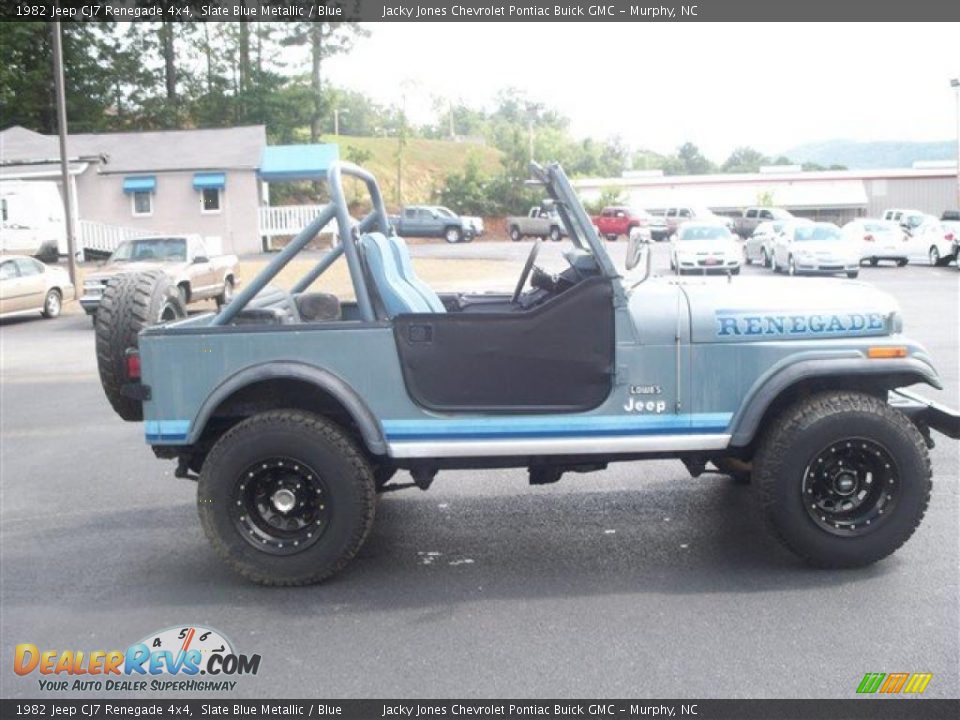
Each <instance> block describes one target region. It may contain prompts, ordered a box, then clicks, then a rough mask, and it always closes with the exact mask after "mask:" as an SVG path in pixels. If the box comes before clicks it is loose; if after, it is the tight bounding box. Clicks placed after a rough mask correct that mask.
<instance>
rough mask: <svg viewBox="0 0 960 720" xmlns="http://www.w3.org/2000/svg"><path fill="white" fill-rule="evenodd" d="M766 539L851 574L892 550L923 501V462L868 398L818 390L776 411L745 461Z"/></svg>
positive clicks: (926, 477)
mask: <svg viewBox="0 0 960 720" xmlns="http://www.w3.org/2000/svg"><path fill="white" fill-rule="evenodd" d="M753 484H754V487H755V488H756V495H757V500H758V503H759V505H760V509H761V512H762V514H763V516H764V518H765V520H766V523H767V525H768V527H769V528H770V530H771V531H772V532H773V534H774V536H775V537H777V538H778V539H779V540H780V541H781V542H782V543H784V544H785V545H786V546H787V547H788V548H789V549H790V550H792V551H793V552H794V553H796V554H797V555H799V556H800V557H802V558H804V559H805V560H806V561H807V562H809V563H811V564H813V565H818V566H821V567H832V568H842V567H860V566H863V565H869V564H870V563H873V562H876V561H877V560H880V559H882V558H884V557H886V556H888V555H890V554H891V553H893V552H894V551H895V550H897V548H899V547H900V546H901V545H903V543H905V542H906V541H907V539H908V538H909V537H910V536H911V535H912V534H913V532H914V530H916V528H917V526H918V525H919V524H920V521H921V520H922V519H923V515H924V513H925V512H926V509H927V504H928V502H929V500H930V491H931V478H930V458H929V456H928V454H927V448H926V445H925V444H924V442H923V437H922V436H921V435H920V432H919V431H918V430H917V428H916V426H915V425H914V424H913V423H912V422H911V421H910V420H909V419H908V418H907V417H906V416H905V415H903V414H902V413H900V412H899V411H897V410H894V409H893V408H891V407H890V406H889V405H887V404H886V403H885V402H884V401H883V400H881V399H880V398H877V397H875V396H873V395H868V394H864V393H855V392H825V393H820V394H817V395H812V396H810V397H808V398H806V399H804V400H801V401H800V402H798V403H796V404H794V405H793V406H792V407H789V408H788V409H787V410H786V411H784V412H783V413H782V414H781V415H780V416H779V417H778V418H777V419H776V420H775V421H774V422H773V423H772V424H771V426H770V428H769V430H768V431H767V433H766V435H765V436H764V437H763V439H762V440H761V442H760V446H759V449H758V451H757V453H756V455H755V456H754V459H753Z"/></svg>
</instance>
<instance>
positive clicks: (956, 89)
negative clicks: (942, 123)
mask: <svg viewBox="0 0 960 720" xmlns="http://www.w3.org/2000/svg"><path fill="white" fill-rule="evenodd" d="M950 87H952V88H953V94H954V95H956V97H957V207H958V208H960V78H953V79H952V80H950Z"/></svg>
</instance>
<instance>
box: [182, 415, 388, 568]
mask: <svg viewBox="0 0 960 720" xmlns="http://www.w3.org/2000/svg"><path fill="white" fill-rule="evenodd" d="M197 507H198V510H199V514H200V522H201V524H202V525H203V530H204V532H205V533H206V535H207V538H208V539H209V540H210V542H211V543H212V544H213V547H214V550H216V552H217V554H218V555H220V557H221V558H223V559H224V560H225V561H226V562H227V563H228V564H229V565H230V566H231V567H232V568H233V569H234V570H235V571H237V572H238V573H240V574H241V575H243V576H244V577H246V578H247V579H249V580H252V581H253V582H256V583H260V584H262V585H308V584H311V583H316V582H320V581H321V580H325V579H327V578H328V577H330V576H331V575H334V574H335V573H337V572H339V571H340V570H342V569H343V568H344V566H346V565H347V563H349V562H350V560H352V559H353V557H354V556H355V555H356V554H357V551H358V550H359V549H360V547H361V546H362V545H363V542H364V540H366V538H367V535H368V534H369V532H370V528H371V527H372V526H373V517H374V510H375V507H376V488H375V484H374V474H373V471H372V470H371V469H370V464H369V463H368V462H367V460H366V459H365V458H364V456H363V454H362V453H361V451H360V450H359V449H358V448H357V446H356V444H355V443H354V442H353V440H351V439H350V438H349V437H348V436H347V434H346V433H345V432H344V431H343V430H342V429H341V428H340V427H339V426H338V425H336V424H334V423H333V422H330V421H329V420H326V419H325V418H322V417H320V416H318V415H313V414H312V413H307V412H300V411H296V410H273V411H269V412H265V413H261V414H259V415H254V416H253V417H250V418H248V419H246V420H244V421H243V422H241V423H239V424H238V425H236V426H234V427H233V428H232V429H231V430H229V431H228V432H227V433H226V434H225V435H224V436H223V437H222V438H220V440H218V441H217V443H216V445H214V446H213V449H212V450H211V451H210V454H209V455H208V456H207V458H206V460H205V462H204V463H203V469H202V470H201V472H200V480H199V483H198V487H197Z"/></svg>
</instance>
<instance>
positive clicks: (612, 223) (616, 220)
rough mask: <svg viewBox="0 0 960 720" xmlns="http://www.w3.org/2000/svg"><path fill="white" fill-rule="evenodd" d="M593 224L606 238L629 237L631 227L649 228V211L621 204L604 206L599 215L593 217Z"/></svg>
mask: <svg viewBox="0 0 960 720" xmlns="http://www.w3.org/2000/svg"><path fill="white" fill-rule="evenodd" d="M591 220H593V224H594V225H596V226H597V230H599V231H600V234H601V235H602V236H603V237H605V238H606V239H607V240H614V241H615V240H616V239H617V238H618V237H620V236H621V235H625V236H627V237H630V231H631V230H633V228H639V229H647V230H648V229H649V227H650V213H648V212H647V211H646V210H636V209H633V208H629V207H625V206H623V205H611V206H610V207H605V208H604V209H603V210H602V211H601V212H600V214H599V215H595V216H594V217H593V218H591Z"/></svg>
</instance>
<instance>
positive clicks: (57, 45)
mask: <svg viewBox="0 0 960 720" xmlns="http://www.w3.org/2000/svg"><path fill="white" fill-rule="evenodd" d="M59 5H60V4H59V3H57V6H58V7H59ZM51 25H52V28H51V30H52V31H53V82H54V85H55V86H56V93H57V130H58V132H59V134H60V177H61V182H62V184H63V209H64V213H65V215H64V217H65V218H66V231H67V267H68V269H69V272H70V282H71V283H73V297H74V299H76V298H77V297H78V296H79V294H80V283H79V282H78V281H77V240H76V229H75V228H74V224H73V188H72V187H71V185H70V163H69V162H68V161H67V100H66V91H65V90H64V84H63V35H62V31H61V28H60V22H59V21H56V22H53V23H51Z"/></svg>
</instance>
